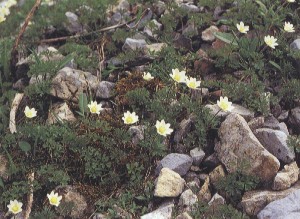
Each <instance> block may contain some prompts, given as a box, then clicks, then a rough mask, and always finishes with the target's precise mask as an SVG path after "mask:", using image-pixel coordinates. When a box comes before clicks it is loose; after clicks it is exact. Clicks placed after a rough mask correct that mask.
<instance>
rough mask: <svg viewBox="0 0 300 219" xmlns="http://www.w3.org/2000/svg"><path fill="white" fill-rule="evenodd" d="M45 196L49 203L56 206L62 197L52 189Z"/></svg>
mask: <svg viewBox="0 0 300 219" xmlns="http://www.w3.org/2000/svg"><path fill="white" fill-rule="evenodd" d="M47 197H48V199H49V202H50V205H54V206H56V207H58V205H59V204H60V201H61V199H62V196H59V195H58V193H54V192H53V191H52V192H51V193H50V194H47Z"/></svg>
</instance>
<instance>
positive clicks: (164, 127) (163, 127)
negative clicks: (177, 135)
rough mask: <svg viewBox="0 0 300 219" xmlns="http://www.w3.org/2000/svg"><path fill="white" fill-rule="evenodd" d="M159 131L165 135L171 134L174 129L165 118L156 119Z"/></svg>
mask: <svg viewBox="0 0 300 219" xmlns="http://www.w3.org/2000/svg"><path fill="white" fill-rule="evenodd" d="M155 127H156V130H157V133H158V134H160V135H163V136H167V135H170V134H171V133H172V132H173V129H171V128H170V123H165V120H161V121H158V120H157V121H156V124H155Z"/></svg>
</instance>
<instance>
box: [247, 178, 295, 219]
mask: <svg viewBox="0 0 300 219" xmlns="http://www.w3.org/2000/svg"><path fill="white" fill-rule="evenodd" d="M299 189H300V181H298V182H297V183H296V184H295V185H293V186H292V187H291V188H289V189H285V190H282V191H270V190H254V191H248V192H246V193H245V194H244V195H243V198H242V201H241V206H242V207H243V210H244V212H246V213H247V214H248V215H250V216H254V215H257V214H258V213H259V212H260V211H261V210H262V209H263V208H264V207H265V206H266V205H268V204H269V203H270V202H273V201H275V200H279V199H282V198H285V197H286V196H288V195H290V194H291V193H293V192H295V191H296V190H299ZM298 203H299V202H298ZM272 219H273V218H272ZM282 219H283V218H282Z"/></svg>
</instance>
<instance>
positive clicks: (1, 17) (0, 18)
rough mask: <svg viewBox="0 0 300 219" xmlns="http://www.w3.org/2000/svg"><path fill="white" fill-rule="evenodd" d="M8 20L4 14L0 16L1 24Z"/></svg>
mask: <svg viewBox="0 0 300 219" xmlns="http://www.w3.org/2000/svg"><path fill="white" fill-rule="evenodd" d="M5 20H6V17H5V16H4V15H2V14H0V23H2V22H3V21H5Z"/></svg>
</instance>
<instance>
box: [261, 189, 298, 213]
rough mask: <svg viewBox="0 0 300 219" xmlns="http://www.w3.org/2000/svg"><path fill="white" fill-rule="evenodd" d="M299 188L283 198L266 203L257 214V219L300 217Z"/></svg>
mask: <svg viewBox="0 0 300 219" xmlns="http://www.w3.org/2000/svg"><path fill="white" fill-rule="evenodd" d="M299 203H300V189H298V190H296V191H295V192H293V193H291V194H290V195H288V196H287V197H285V198H283V199H279V200H276V201H273V202H271V203H270V204H268V205H267V206H266V207H265V208H264V209H263V210H262V211H261V212H259V214H258V215H257V218H258V219H266V218H272V219H281V218H284V219H298V218H300V205H299Z"/></svg>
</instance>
